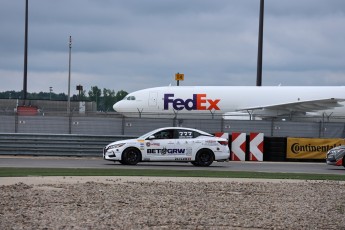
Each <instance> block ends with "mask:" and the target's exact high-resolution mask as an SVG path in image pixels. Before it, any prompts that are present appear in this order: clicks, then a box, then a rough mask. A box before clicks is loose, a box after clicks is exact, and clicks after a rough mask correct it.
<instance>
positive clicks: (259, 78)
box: [256, 0, 265, 86]
mask: <svg viewBox="0 0 345 230" xmlns="http://www.w3.org/2000/svg"><path fill="white" fill-rule="evenodd" d="M264 4H265V0H260V19H259V39H258V65H257V76H256V86H261V85H262V46H263V31H264Z"/></svg>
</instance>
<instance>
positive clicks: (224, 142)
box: [218, 141, 229, 146]
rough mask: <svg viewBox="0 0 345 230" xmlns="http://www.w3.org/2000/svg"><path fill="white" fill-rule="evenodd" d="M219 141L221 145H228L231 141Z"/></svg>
mask: <svg viewBox="0 0 345 230" xmlns="http://www.w3.org/2000/svg"><path fill="white" fill-rule="evenodd" d="M218 143H219V144H221V145H226V146H227V145H228V143H229V142H227V141H218Z"/></svg>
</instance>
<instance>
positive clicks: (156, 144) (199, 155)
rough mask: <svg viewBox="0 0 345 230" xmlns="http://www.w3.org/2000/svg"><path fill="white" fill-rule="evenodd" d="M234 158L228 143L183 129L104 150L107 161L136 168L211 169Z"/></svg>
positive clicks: (164, 130)
mask: <svg viewBox="0 0 345 230" xmlns="http://www.w3.org/2000/svg"><path fill="white" fill-rule="evenodd" d="M229 157H230V150H229V146H228V140H227V139H225V138H220V137H215V136H213V135H211V134H209V133H206V132H203V131H200V130H197V129H191V128H182V127H166V128H160V129H156V130H153V131H151V132H149V133H146V134H144V135H142V136H141V137H139V138H138V139H130V140H123V141H116V142H113V143H111V144H109V145H107V146H106V147H105V148H104V149H103V159H105V160H109V161H119V162H120V163H121V164H125V165H136V164H137V163H138V162H145V161H180V162H191V163H192V164H193V165H195V166H209V165H211V164H212V162H213V161H215V160H216V161H226V160H228V159H229Z"/></svg>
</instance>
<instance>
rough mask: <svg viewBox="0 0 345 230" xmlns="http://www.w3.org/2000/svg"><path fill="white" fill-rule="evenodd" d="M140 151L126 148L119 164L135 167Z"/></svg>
mask: <svg viewBox="0 0 345 230" xmlns="http://www.w3.org/2000/svg"><path fill="white" fill-rule="evenodd" d="M140 156H141V154H140V151H139V150H138V149H136V148H128V149H126V150H125V151H124V152H123V153H122V159H121V161H120V163H121V164H125V165H136V164H138V162H139V161H140Z"/></svg>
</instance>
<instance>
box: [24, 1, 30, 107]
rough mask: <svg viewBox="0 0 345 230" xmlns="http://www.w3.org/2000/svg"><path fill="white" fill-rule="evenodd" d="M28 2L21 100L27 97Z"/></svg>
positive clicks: (26, 5)
mask: <svg viewBox="0 0 345 230" xmlns="http://www.w3.org/2000/svg"><path fill="white" fill-rule="evenodd" d="M28 11H29V10H28V0H26V1H25V39H24V81H23V100H24V105H25V100H26V96H27V85H28V83H27V81H28V80H27V79H28V78H27V77H28Z"/></svg>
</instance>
